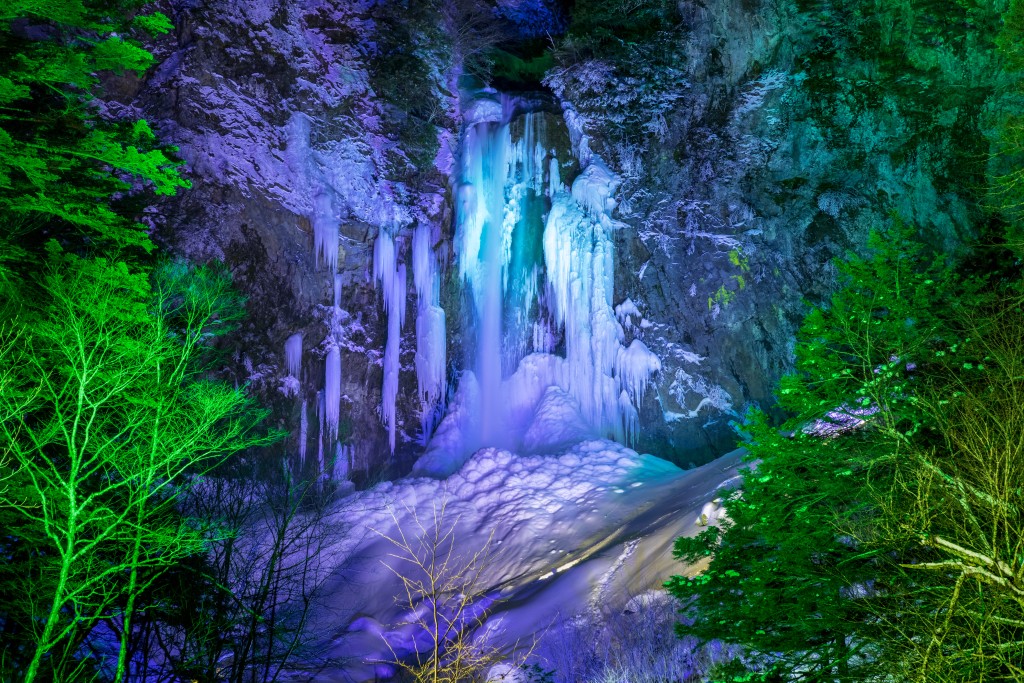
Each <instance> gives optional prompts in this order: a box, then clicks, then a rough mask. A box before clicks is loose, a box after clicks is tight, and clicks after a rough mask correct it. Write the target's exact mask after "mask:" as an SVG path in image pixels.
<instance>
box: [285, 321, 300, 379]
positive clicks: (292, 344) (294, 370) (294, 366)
mask: <svg viewBox="0 0 1024 683" xmlns="http://www.w3.org/2000/svg"><path fill="white" fill-rule="evenodd" d="M284 364H285V367H286V368H288V374H289V375H291V376H292V377H294V378H295V379H302V378H301V377H300V375H301V373H302V333H301V332H296V333H295V334H293V335H292V336H290V337H288V339H287V340H285V342H284Z"/></svg>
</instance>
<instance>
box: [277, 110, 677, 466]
mask: <svg viewBox="0 0 1024 683" xmlns="http://www.w3.org/2000/svg"><path fill="white" fill-rule="evenodd" d="M520 104H521V103H517V102H516V101H514V100H512V99H510V98H507V97H502V98H500V99H499V98H498V97H496V96H495V95H494V94H493V93H485V94H483V95H482V96H480V97H478V98H477V99H476V100H475V101H474V102H473V103H472V106H470V107H469V108H468V110H467V113H466V132H465V137H464V140H463V144H462V154H461V158H460V166H459V177H458V178H457V180H458V184H457V188H456V199H457V206H456V230H455V237H454V245H455V253H456V255H457V258H458V273H459V276H460V278H461V279H462V280H463V282H464V283H465V285H466V287H467V288H468V289H469V291H470V293H471V295H472V300H473V308H472V316H473V318H474V319H473V320H472V321H467V330H468V331H470V332H472V334H468V335H467V336H466V338H467V339H471V340H472V342H473V343H474V344H475V347H474V348H473V349H470V350H467V358H472V361H467V364H466V367H465V372H464V373H463V380H465V379H466V377H468V376H469V375H472V382H473V383H474V386H475V390H474V391H473V392H472V393H473V395H474V396H475V397H476V398H475V399H474V401H475V403H476V405H473V406H463V407H462V408H463V410H464V411H465V410H468V411H470V412H472V413H474V416H475V419H476V421H477V423H478V426H477V427H476V428H475V429H473V430H469V429H463V430H462V431H464V432H465V433H464V434H462V436H461V437H460V438H461V439H462V440H463V441H466V442H467V443H462V444H461V446H462V447H463V449H465V448H467V447H472V448H476V447H479V446H485V445H509V446H511V445H514V444H512V443H511V441H510V435H512V434H514V433H516V432H517V430H521V427H522V425H519V424H516V422H517V416H516V415H514V414H512V413H511V412H510V406H521V405H522V404H523V400H524V398H523V397H524V396H525V395H527V394H529V395H531V396H536V395H538V389H539V390H540V391H543V389H544V388H546V387H552V386H556V387H558V388H560V389H561V390H562V391H564V392H566V393H567V394H568V395H569V396H571V397H572V399H573V400H574V401H575V402H576V404H577V406H578V410H579V414H580V415H581V416H582V417H583V419H584V420H585V421H586V423H587V424H589V426H590V427H591V428H592V430H593V433H594V434H595V435H601V436H611V437H613V438H615V439H616V440H619V441H623V442H629V441H632V440H634V439H635V437H636V433H637V428H638V413H637V406H638V405H639V403H640V401H641V400H642V399H643V395H644V391H645V388H646V386H647V383H648V381H649V379H650V377H651V375H652V374H653V373H655V372H657V371H658V370H660V368H661V364H660V362H659V360H658V358H657V356H655V355H654V354H653V353H652V352H651V351H650V350H648V348H647V347H646V346H645V345H644V343H643V342H642V341H641V340H640V339H638V338H635V339H633V340H632V341H631V343H630V344H629V345H628V346H627V345H625V344H624V340H625V333H624V330H623V325H622V323H623V320H622V319H621V318H622V316H621V315H619V316H617V315H616V309H615V308H613V303H612V295H613V282H614V268H613V264H614V261H613V259H614V250H613V244H612V237H611V233H612V231H613V230H615V229H616V228H617V227H618V223H617V222H616V221H614V220H613V219H612V218H611V212H612V210H613V209H614V207H615V201H614V199H613V195H614V193H615V190H616V188H617V186H618V183H619V180H618V178H617V177H616V176H615V175H614V174H613V173H612V172H611V171H610V170H609V169H608V167H607V166H606V165H605V164H604V163H603V162H602V161H601V159H600V158H599V157H598V156H597V155H588V156H589V160H588V161H589V163H587V165H586V167H585V168H583V170H582V171H581V173H580V174H579V175H578V176H577V177H576V179H575V180H574V181H573V183H572V185H571V187H568V186H566V185H565V184H564V183H563V182H562V180H561V168H562V166H561V162H560V160H559V159H558V158H557V156H556V154H555V152H554V150H553V149H551V148H550V146H549V145H548V143H547V140H546V131H545V129H544V117H543V115H541V114H537V113H531V112H526V113H519V112H518V111H517V107H518V106H520ZM517 117H518V121H520V122H521V124H522V125H521V129H517V133H518V135H517V136H516V137H517V139H515V140H513V132H512V125H511V122H512V121H513V120H515V119H517ZM517 125H518V124H517ZM529 202H534V206H535V207H536V206H539V205H542V206H543V210H542V211H537V210H531V209H529V207H528V206H527V205H528V203H529ZM538 202H540V203H541V204H537V203H538ZM314 207H315V212H316V213H318V214H319V216H318V217H317V218H314V220H313V228H314V244H315V246H314V249H315V250H316V253H317V257H318V260H320V259H321V258H322V259H323V260H324V261H325V262H326V264H327V266H328V267H329V268H330V269H331V272H335V271H336V270H337V260H338V229H337V225H336V224H335V221H332V220H329V217H330V216H331V211H330V208H331V207H330V206H326V205H325V206H322V207H320V206H317V205H316V203H315V202H314ZM321 209H322V211H321ZM436 241H437V240H436V238H435V236H434V235H433V234H432V231H431V227H430V226H429V225H426V224H419V225H417V226H416V227H415V228H414V230H413V231H412V245H411V246H412V248H411V260H412V271H413V283H414V286H415V290H416V301H417V311H416V355H415V365H416V378H417V383H418V388H419V399H420V403H421V430H422V433H423V434H424V436H425V437H426V436H429V434H430V432H431V431H432V429H433V428H434V426H435V425H436V421H437V419H438V417H439V412H440V411H439V409H440V408H442V407H443V402H444V400H445V395H446V388H447V385H446V363H447V358H446V347H447V338H446V321H445V311H444V310H443V309H442V308H441V306H440V305H439V288H440V272H439V263H438V258H437V255H436V253H435V251H434V244H435V242H436ZM400 251H401V250H400V249H399V245H398V244H396V240H395V236H393V235H392V234H391V233H390V232H389V231H388V230H386V229H381V230H380V233H379V235H378V237H377V240H376V243H375V245H374V253H373V278H374V282H375V283H376V284H377V286H378V288H379V291H380V293H381V298H382V302H383V308H384V311H385V314H386V316H387V321H388V322H387V341H386V345H385V348H384V355H383V361H382V363H383V370H384V380H383V387H382V402H381V408H380V417H381V421H382V423H383V424H384V425H385V426H386V428H387V430H388V434H389V441H390V446H391V451H392V452H394V449H395V445H396V443H395V442H396V432H397V426H398V419H397V415H396V399H397V395H398V390H399V373H400V370H401V365H400V360H399V357H400V344H401V336H402V328H403V327H404V325H405V316H406V301H407V299H408V289H407V287H408V282H407V275H406V273H407V271H406V264H405V263H403V262H402V260H401V259H400V258H399V255H400ZM531 264H532V265H531ZM334 277H335V281H334V305H333V318H334V320H333V321H332V322H333V323H334V324H332V325H331V329H332V332H331V334H330V335H329V338H328V340H327V342H326V344H325V348H326V356H325V376H324V385H323V389H322V390H321V391H320V392H318V395H317V415H318V416H319V420H320V434H321V436H320V447H319V453H318V465H319V467H320V471H321V472H324V471H325V468H326V466H327V464H326V462H325V459H324V457H325V456H324V448H325V443H326V444H327V448H330V446H331V445H332V444H335V448H336V453H335V454H334V469H335V473H336V474H339V475H344V474H345V473H346V472H347V468H348V467H349V466H350V460H351V457H352V454H351V453H350V452H347V451H346V450H345V449H344V448H343V447H342V446H341V445H340V444H338V443H337V436H338V421H339V412H340V402H341V354H340V343H341V338H340V335H341V334H342V331H341V326H340V322H339V321H340V317H341V308H340V297H341V276H340V275H335V276H334ZM510 297H512V298H510ZM510 302H511V305H510ZM627 302H628V304H629V306H628V307H627V308H629V309H630V310H629V312H630V313H636V314H639V311H636V309H635V306H634V305H633V304H632V302H631V301H628V300H627ZM622 306H623V305H622V304H620V306H619V308H620V309H621V308H622ZM506 318H507V319H506ZM627 325H628V322H627ZM559 337H562V338H564V342H565V343H564V349H565V355H564V356H555V355H553V354H552V349H553V348H554V347H555V340H557V339H559ZM301 354H302V336H301V334H296V335H293V336H292V337H290V338H289V339H288V340H287V342H286V344H285V358H286V366H287V368H288V372H289V374H290V375H291V376H292V377H294V378H296V380H297V379H298V378H299V373H300V369H301ZM527 358H529V359H530V360H529V361H527ZM509 367H512V368H518V369H519V371H516V372H512V373H506V372H504V371H503V368H509ZM524 368H525V369H526V370H525V371H524V370H523V369H524ZM517 378H518V379H517ZM526 400H528V401H529V400H532V399H526ZM306 408H307V406H306V403H305V401H303V406H302V414H301V423H300V434H299V449H300V460H302V461H304V460H305V455H306V454H305V450H306V441H307V435H308V424H307V414H306ZM513 412H514V411H513ZM325 437H326V438H325ZM469 442H471V443H469Z"/></svg>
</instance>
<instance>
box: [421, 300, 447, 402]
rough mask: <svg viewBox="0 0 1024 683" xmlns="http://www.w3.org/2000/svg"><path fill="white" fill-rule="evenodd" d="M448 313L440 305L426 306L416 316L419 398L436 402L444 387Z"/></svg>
mask: <svg viewBox="0 0 1024 683" xmlns="http://www.w3.org/2000/svg"><path fill="white" fill-rule="evenodd" d="M446 344H447V339H446V336H445V315H444V309H443V308H441V307H440V306H425V307H424V308H422V309H421V310H420V313H419V315H418V316H417V317H416V380H417V382H418V384H419V391H420V397H421V398H422V399H423V402H424V403H425V404H427V405H431V404H433V403H435V402H436V401H437V400H438V399H439V398H440V397H441V392H442V390H443V389H444V373H445V363H446V350H445V345H446Z"/></svg>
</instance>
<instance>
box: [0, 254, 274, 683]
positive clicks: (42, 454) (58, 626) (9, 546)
mask: <svg viewBox="0 0 1024 683" xmlns="http://www.w3.org/2000/svg"><path fill="white" fill-rule="evenodd" d="M48 251H49V258H48V266H47V273H46V276H45V280H44V283H43V285H42V291H43V293H44V297H42V298H41V300H40V304H39V305H35V306H26V307H25V309H24V310H23V315H22V316H21V317H20V318H19V319H18V320H16V321H14V327H13V330H14V331H13V333H12V334H10V335H9V336H8V337H7V338H6V339H4V340H3V342H4V343H3V345H2V346H0V364H2V365H3V366H4V367H5V368H8V370H7V372H6V373H5V375H4V380H3V384H4V386H2V389H3V391H2V392H0V451H2V452H3V453H5V454H6V456H7V457H8V458H9V462H8V463H7V467H8V468H9V469H7V470H6V471H7V473H8V476H9V478H10V479H11V480H12V483H14V484H15V485H14V486H13V487H12V488H11V489H10V490H9V491H7V492H4V493H0V508H2V509H3V511H4V513H5V514H6V515H8V516H10V515H12V514H13V515H14V516H15V517H17V518H18V526H17V528H18V529H19V530H20V533H19V535H18V536H14V537H12V536H8V537H6V538H5V539H4V541H3V545H4V548H5V553H6V554H9V555H11V556H16V557H19V558H22V562H21V563H20V564H19V570H20V572H21V575H20V576H16V577H8V581H10V582H13V583H15V584H16V585H18V586H20V590H19V593H18V594H23V595H24V596H25V597H24V599H22V600H16V601H14V602H13V603H12V604H10V605H5V606H4V608H3V613H2V615H0V616H2V621H3V622H4V624H5V627H6V628H7V629H8V631H9V632H10V633H9V634H8V636H9V637H8V638H7V639H5V642H4V648H5V651H4V657H3V661H4V662H5V666H9V667H13V669H14V673H16V674H17V676H18V678H19V679H24V680H25V681H26V682H30V681H32V680H34V679H35V678H36V677H37V676H40V675H42V673H43V672H51V674H48V675H55V676H56V677H57V678H58V679H61V680H77V679H78V678H79V676H80V675H81V672H82V670H83V669H82V667H83V666H86V664H87V663H85V662H83V660H82V659H81V657H80V656H79V651H78V648H79V646H80V645H81V643H82V642H83V640H84V639H85V638H86V637H87V636H88V635H89V633H90V632H91V631H92V630H93V629H94V628H95V627H96V626H97V624H99V623H100V622H102V621H109V620H111V619H113V618H115V617H118V619H117V620H118V622H119V624H120V626H121V629H122V644H121V648H120V654H121V659H119V662H118V665H119V667H118V668H119V672H118V677H117V678H118V680H121V679H122V678H123V675H124V666H125V661H124V657H126V656H127V653H128V646H127V643H128V637H129V635H130V633H131V619H132V618H133V617H134V614H135V612H136V611H137V610H139V609H142V608H143V607H144V605H142V604H140V603H139V602H138V598H139V595H140V594H141V593H142V592H143V591H144V590H145V589H146V588H148V587H149V586H150V585H152V583H153V582H154V581H156V580H158V579H159V577H160V576H161V575H162V573H163V572H165V571H167V570H168V569H169V568H171V567H174V566H176V565H177V564H179V563H180V562H181V561H183V560H184V559H186V558H189V557H191V556H193V555H195V554H197V553H200V552H202V551H203V549H204V548H205V547H206V543H207V540H208V537H207V534H206V529H207V527H208V526H209V523H208V521H206V520H202V519H185V518H182V517H181V515H180V514H179V511H178V508H177V503H178V500H179V498H180V496H181V495H182V494H183V492H185V491H186V490H188V488H189V487H190V486H191V485H192V484H194V483H196V482H199V481H201V479H197V478H196V477H198V476H200V475H202V474H203V473H204V472H207V471H209V470H211V469H212V468H213V467H215V466H217V465H218V464H219V463H221V462H223V461H224V460H225V459H226V458H228V457H229V456H231V455H232V454H234V453H237V452H238V451H240V450H242V449H245V448H248V447H251V446H255V445H260V444H264V443H268V442H269V441H271V440H273V439H274V438H276V435H275V434H271V435H269V436H268V435H265V434H262V433H260V432H259V431H258V430H257V425H258V424H259V423H260V421H261V420H262V419H263V417H264V415H265V413H264V411H261V410H259V409H257V408H256V407H255V406H254V405H253V404H252V402H251V400H250V399H249V398H247V397H246V395H245V391H244V388H237V387H234V386H231V385H228V384H225V383H220V382H215V381H211V380H209V379H205V378H204V372H205V370H206V361H204V359H205V358H208V352H207V348H208V342H209V340H210V338H211V337H214V336H217V335H219V334H221V333H222V332H223V331H224V330H226V329H228V324H229V323H230V321H231V320H233V319H235V318H236V316H237V315H238V313H237V311H238V308H237V303H238V301H237V298H236V297H235V295H233V294H232V293H231V291H230V287H229V283H228V282H227V280H226V278H225V277H224V275H223V272H221V271H220V270H218V269H216V268H207V267H201V268H188V267H185V266H183V265H181V264H169V265H168V266H166V267H165V268H162V269H160V270H159V271H158V273H157V275H156V277H155V278H154V281H153V282H154V284H153V287H152V288H151V286H150V280H149V277H148V276H147V275H146V274H145V273H138V272H133V271H132V270H131V269H130V268H129V267H128V266H127V265H126V264H125V263H123V262H111V261H108V260H106V259H102V258H95V259H86V258H81V257H78V256H75V255H72V254H68V253H66V252H64V251H63V250H62V249H61V248H60V247H59V246H58V245H56V243H53V242H51V243H50V246H49V249H48ZM29 541H31V542H33V543H35V545H33V546H32V547H31V548H28V549H26V548H25V547H24V544H25V543H26V542H29ZM37 620H39V621H38V622H37Z"/></svg>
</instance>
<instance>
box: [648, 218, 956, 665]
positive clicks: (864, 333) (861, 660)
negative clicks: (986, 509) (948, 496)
mask: <svg viewBox="0 0 1024 683" xmlns="http://www.w3.org/2000/svg"><path fill="white" fill-rule="evenodd" d="M869 247H870V250H871V257H870V258H867V259H865V258H858V257H851V258H850V259H849V260H848V261H847V262H845V263H844V264H841V265H840V270H841V272H842V274H843V275H844V276H845V278H846V285H845V287H842V288H841V289H840V290H839V291H838V292H837V293H836V294H835V295H834V296H833V297H832V299H831V301H830V303H829V305H828V306H827V307H823V308H819V309H816V310H814V311H813V312H812V313H811V314H810V315H808V317H807V319H806V320H805V322H804V325H803V326H802V328H801V330H800V332H799V335H798V343H797V349H796V369H795V372H794V373H793V374H791V375H789V376H788V377H786V378H785V379H784V380H783V382H782V385H781V390H780V394H779V400H780V404H781V405H782V407H784V408H786V409H787V410H789V411H790V412H791V414H792V415H793V417H792V418H791V419H789V420H788V421H787V422H786V423H785V424H784V425H782V427H781V429H776V428H775V427H773V426H771V425H769V424H768V422H767V421H766V419H765V417H764V416H763V415H762V414H760V413H756V412H755V413H753V414H752V416H751V419H750V422H749V423H748V424H747V425H746V426H745V427H744V429H745V430H747V432H748V440H747V449H748V454H747V456H746V460H747V462H748V463H750V465H751V467H750V468H749V469H747V470H746V471H745V473H744V475H743V480H742V484H741V492H737V493H734V494H732V495H730V496H729V497H728V499H727V500H726V501H725V509H726V512H727V516H728V519H727V521H725V522H724V523H723V524H722V525H721V528H716V527H712V528H709V529H707V530H706V531H704V532H703V533H701V534H700V535H699V536H697V537H696V538H686V537H684V538H680V539H678V540H677V542H676V548H675V552H676V556H677V557H678V558H680V559H682V560H684V561H686V562H688V563H695V562H698V561H700V560H702V559H705V558H710V564H709V566H708V569H707V570H706V571H704V572H703V573H702V574H699V575H697V576H693V577H683V576H677V577H673V579H672V580H671V581H670V582H669V583H668V587H669V590H670V591H671V592H672V593H673V594H674V595H675V596H676V597H678V598H679V599H681V600H683V601H684V603H685V605H686V607H685V613H686V620H685V621H684V623H681V624H679V625H678V627H677V630H678V632H679V634H681V635H694V636H696V637H698V638H700V639H702V640H704V641H709V640H713V639H720V640H724V641H725V642H728V643H735V644H739V645H742V646H743V647H744V648H745V650H746V657H747V659H746V661H745V662H742V663H741V662H734V664H733V666H732V668H731V669H727V670H726V671H725V673H724V674H723V675H726V676H729V675H732V676H739V678H734V679H732V680H760V681H781V680H814V681H825V680H829V681H831V680H852V679H853V678H856V677H858V673H857V670H858V669H859V668H860V667H864V666H868V665H869V664H875V665H876V664H877V662H878V661H879V659H880V658H882V657H883V656H884V655H885V652H883V651H882V649H881V646H880V643H882V642H884V641H885V634H884V633H881V632H880V630H879V628H880V627H879V620H878V619H877V618H876V615H877V614H878V613H879V611H888V612H890V613H891V612H892V611H893V610H895V609H898V607H895V606H893V605H892V604H890V603H899V602H900V601H901V600H904V598H903V597H902V596H905V595H906V593H907V591H908V589H907V586H906V583H907V578H906V575H905V574H904V573H903V572H902V571H900V570H899V568H898V567H896V566H895V564H894V562H893V553H897V554H898V553H899V552H900V551H901V550H902V549H901V548H898V547H896V546H895V545H894V544H893V543H894V540H893V539H890V541H891V542H890V544H889V545H888V546H885V545H877V544H875V545H871V544H868V543H864V542H863V541H862V540H861V539H860V538H859V534H858V533H857V530H860V529H864V528H870V527H871V526H872V525H873V524H874V523H875V522H876V521H877V520H878V519H879V518H881V517H882V516H884V514H885V512H884V511H883V510H881V509H880V504H879V499H878V496H877V495H876V493H875V492H876V491H878V490H887V487H888V486H889V482H890V481H891V479H892V477H893V476H894V472H895V471H896V470H895V464H897V463H898V462H899V461H900V458H901V457H903V456H904V454H905V453H906V452H907V450H908V447H909V444H910V442H911V440H912V439H915V438H919V434H921V433H922V432H921V429H922V425H923V413H922V409H921V407H920V406H919V405H918V401H917V396H916V395H917V393H919V392H920V391H921V389H922V388H923V387H926V386H928V385H929V383H930V382H932V381H933V379H932V378H931V377H930V373H931V371H932V367H931V366H932V365H933V364H932V363H931V359H932V358H933V357H934V349H936V348H945V346H946V345H947V344H948V339H947V335H948V334H950V329H949V325H948V324H947V321H946V312H947V309H946V300H947V297H948V296H949V295H950V293H951V291H952V286H953V281H952V279H951V276H950V275H949V270H948V269H947V268H946V267H945V266H944V265H943V263H942V262H941V261H939V260H936V259H934V258H931V257H929V256H928V255H927V253H926V252H925V250H924V249H923V248H922V247H921V246H920V245H918V244H916V243H915V242H913V241H912V239H911V232H910V230H908V229H907V228H905V227H904V226H902V225H900V224H899V223H897V224H896V225H895V226H894V227H893V228H892V229H891V230H889V231H887V232H886V233H882V234H875V235H873V236H872V238H871V241H870V244H869ZM904 559H906V558H904ZM748 669H749V670H751V671H753V672H754V673H751V671H748ZM741 672H742V673H741Z"/></svg>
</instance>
